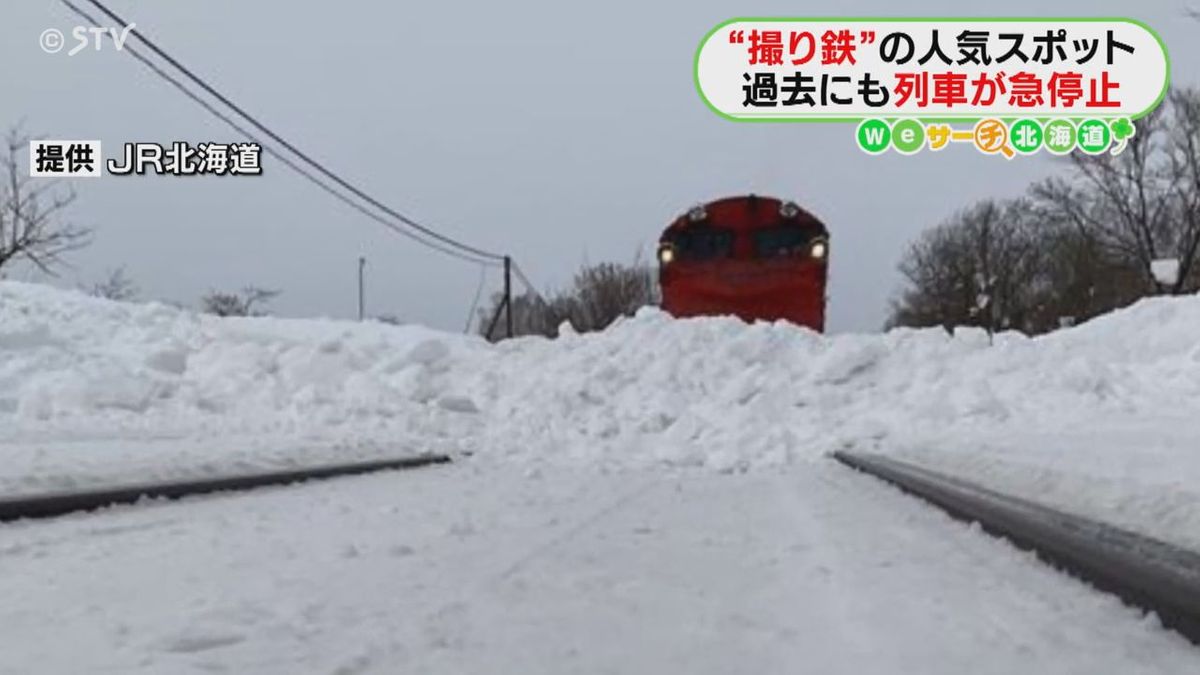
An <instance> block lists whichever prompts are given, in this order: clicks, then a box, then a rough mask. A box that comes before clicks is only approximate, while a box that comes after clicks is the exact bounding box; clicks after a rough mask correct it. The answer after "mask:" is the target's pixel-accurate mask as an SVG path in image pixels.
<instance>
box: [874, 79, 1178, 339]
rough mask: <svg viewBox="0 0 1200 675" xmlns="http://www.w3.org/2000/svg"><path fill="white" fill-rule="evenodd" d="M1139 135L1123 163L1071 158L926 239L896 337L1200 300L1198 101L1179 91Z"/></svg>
mask: <svg viewBox="0 0 1200 675" xmlns="http://www.w3.org/2000/svg"><path fill="white" fill-rule="evenodd" d="M1135 125H1136V127H1137V130H1136V134H1135V135H1134V136H1133V137H1132V138H1130V139H1129V141H1128V145H1127V146H1126V148H1125V149H1124V151H1123V152H1121V153H1120V154H1118V155H1112V154H1109V153H1105V154H1101V155H1087V154H1084V153H1081V152H1074V153H1072V154H1070V155H1068V156H1067V158H1065V159H1064V162H1066V163H1067V164H1068V168H1067V171H1066V173H1065V175H1062V176H1056V177H1052V178H1049V179H1046V180H1043V181H1040V182H1038V183H1035V184H1033V185H1031V186H1030V188H1029V190H1028V193H1027V194H1026V195H1025V196H1023V197H1021V198H1017V199H1009V200H1000V201H997V200H984V201H981V202H977V203H975V204H972V205H970V206H968V207H966V208H964V209H962V210H961V211H959V212H958V213H956V214H955V215H953V216H952V217H950V218H949V219H948V220H946V221H945V222H943V223H942V224H940V225H938V226H937V227H934V228H933V229H931V230H928V231H926V232H925V233H924V234H922V235H921V236H920V237H919V238H918V239H917V240H916V241H915V242H913V243H912V244H911V245H910V246H909V249H908V251H907V253H906V254H905V256H904V258H903V260H902V261H901V263H900V266H899V269H900V272H901V274H902V275H903V276H904V280H905V286H904V288H903V289H902V291H901V292H900V294H899V295H898V297H897V298H896V299H895V300H894V301H893V305H892V310H891V315H890V318H889V320H888V325H889V326H915V327H919V326H943V327H945V328H947V329H953V328H954V327H956V326H979V327H983V328H985V329H988V330H989V331H995V330H1001V329H1015V330H1021V331H1024V332H1027V333H1030V334H1036V333H1043V332H1046V331H1050V330H1054V329H1055V328H1058V327H1060V326H1062V325H1067V324H1072V323H1077V322H1080V321H1085V320H1087V319H1089V318H1092V317H1094V316H1096V315H1098V314H1102V313H1104V312H1108V311H1111V310H1113V309H1115V308H1118V307H1123V306H1125V305H1127V304H1129V303H1131V302H1133V301H1135V300H1137V299H1139V298H1142V297H1145V296H1148V295H1161V294H1182V293H1194V292H1196V291H1197V289H1200V261H1198V260H1197V258H1198V257H1200V92H1198V91H1197V90H1193V89H1185V90H1177V91H1174V92H1173V93H1172V94H1171V95H1170V96H1169V97H1168V99H1167V101H1166V102H1165V103H1164V105H1163V106H1162V107H1160V108H1159V109H1158V110H1156V111H1155V112H1154V113H1153V114H1151V115H1149V116H1147V117H1144V118H1142V119H1140V120H1138V121H1137V122H1136V123H1135ZM1156 261H1158V262H1156ZM1172 272H1173V273H1172Z"/></svg>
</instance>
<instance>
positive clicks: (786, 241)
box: [658, 195, 829, 331]
mask: <svg viewBox="0 0 1200 675" xmlns="http://www.w3.org/2000/svg"><path fill="white" fill-rule="evenodd" d="M828 261H829V231H828V230H826V229H825V225H823V224H822V223H821V221H819V220H817V218H816V217H815V216H813V215H812V214H811V213H809V212H807V211H805V210H804V209H802V208H800V207H799V206H797V205H796V204H794V203H792V202H784V201H780V200H778V199H772V198H770V197H760V196H757V195H749V196H745V197H730V198H727V199H720V200H717V201H714V202H710V203H708V204H703V205H700V206H696V207H694V208H692V209H691V210H689V211H688V212H687V213H685V214H683V215H682V216H680V217H679V218H676V219H675V222H673V223H671V225H670V226H668V227H667V229H666V230H665V231H664V232H663V235H662V238H661V239H660V241H659V244H658V262H659V267H658V275H659V284H660V286H661V287H662V304H663V309H665V310H666V311H668V312H670V313H671V314H672V315H674V316H679V317H686V316H708V315H719V314H733V315H736V316H738V317H740V318H741V319H742V320H744V321H754V320H756V319H761V320H767V321H773V320H776V319H786V320H788V321H791V322H793V323H796V324H799V325H802V326H808V327H809V328H812V329H813V330H816V331H823V330H824V328H825V280H826V276H827V269H828V268H827V264H828Z"/></svg>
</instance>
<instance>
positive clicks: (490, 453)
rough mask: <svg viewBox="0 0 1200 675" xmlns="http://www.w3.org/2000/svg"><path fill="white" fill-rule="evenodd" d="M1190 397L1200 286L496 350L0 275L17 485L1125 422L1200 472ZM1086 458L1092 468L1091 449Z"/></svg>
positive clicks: (1198, 371)
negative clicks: (911, 321) (842, 331)
mask: <svg viewBox="0 0 1200 675" xmlns="http://www.w3.org/2000/svg"><path fill="white" fill-rule="evenodd" d="M1198 401H1200V298H1196V297H1189V298H1182V299H1178V298H1177V299H1166V298H1157V299H1150V300H1146V301H1143V302H1141V303H1138V304H1137V305H1135V306H1133V307H1131V308H1128V309H1126V310H1124V311H1121V312H1117V313H1114V314H1112V315H1110V316H1106V317H1102V318H1099V319H1096V320H1094V321H1091V322H1089V323H1087V324H1085V325H1083V326H1079V327H1077V328H1073V329H1069V330H1063V331H1059V332H1057V333H1054V334H1052V335H1048V336H1045V337H1042V338H1037V339H1029V338H1025V337H1023V336H1020V335H1017V334H1001V335H998V336H996V339H995V342H994V344H989V340H988V338H987V336H986V335H984V334H983V333H982V332H981V331H975V330H961V331H958V332H957V334H956V335H954V336H950V335H947V334H945V333H944V332H943V331H941V330H896V331H891V332H889V333H886V334H882V335H836V336H821V335H817V334H815V333H812V332H811V331H808V330H805V329H801V328H797V327H794V326H791V325H787V324H783V323H777V324H769V323H759V324H755V325H749V326H747V325H745V324H743V323H740V322H738V321H736V320H734V319H726V318H709V319H694V320H687V321H679V320H673V319H671V318H670V317H668V316H666V315H664V314H662V313H661V312H658V311H655V310H650V309H647V310H644V311H642V312H641V313H639V314H638V316H637V317H635V318H632V319H628V320H624V321H621V322H618V323H617V324H616V325H614V326H613V327H611V328H610V329H608V330H606V331H604V332H603V333H600V334H594V335H585V336H580V335H572V334H567V335H565V336H564V337H562V338H560V339H558V340H554V341H550V340H545V339H540V338H525V339H519V340H512V341H508V342H504V343H501V344H499V345H490V344H487V343H486V342H484V341H482V340H480V339H478V338H474V337H469V336H461V335H452V334H446V333H440V332H436V331H432V330H429V329H424V328H419V327H409V326H405V327H394V326H388V325H383V324H375V323H363V324H360V323H348V322H337V321H328V320H283V319H270V318H250V319H218V318H214V317H209V316H203V315H196V314H193V313H190V312H186V311H181V310H178V309H175V308H172V307H168V306H164V305H160V304H148V305H137V304H124V303H115V302H109V301H105V300H99V299H95V298H90V297H87V296H85V295H82V294H79V293H76V292H71V291H61V290H57V289H53V288H49V287H43V286H36V285H28V284H20V283H13V282H3V283H0V453H3V454H4V455H5V456H6V457H7V458H8V461H6V462H5V464H4V466H5V468H3V469H0V476H3V478H0V480H4V481H6V482H5V483H0V487H7V488H8V489H20V488H22V486H28V485H30V484H31V483H30V481H34V480H35V478H33V477H35V476H39V477H41V479H40V480H41V482H40V483H39V485H40V486H42V487H44V485H45V482H46V480H48V479H47V478H46V477H47V476H53V477H54V478H53V479H51V480H57V481H58V482H59V483H62V484H75V483H74V481H76V480H83V479H81V478H79V474H81V473H82V474H86V475H93V474H94V473H95V472H97V471H103V469H102V467H103V466H104V465H105V463H106V462H110V461H115V462H117V465H116V466H124V464H121V461H122V460H120V459H116V457H120V456H121V453H122V452H123V453H126V454H127V455H128V456H129V462H130V466H136V467H138V469H137V471H138V472H139V473H141V474H145V473H147V472H149V473H151V474H154V475H159V474H161V473H164V472H165V473H171V472H175V473H180V472H184V473H189V472H190V473H195V472H204V471H206V470H208V469H206V467H208V468H212V467H214V466H218V465H220V464H221V463H222V462H224V463H228V462H229V461H238V462H246V463H255V462H260V463H262V462H265V463H279V462H294V461H309V460H312V459H316V458H319V457H321V456H322V452H324V453H326V455H331V454H336V455H337V456H344V455H346V454H353V455H356V456H357V455H370V454H373V453H374V454H390V453H394V452H395V451H396V450H397V448H402V449H410V450H411V449H422V450H426V449H427V450H437V451H450V452H458V453H471V454H474V455H476V456H477V457H479V458H483V459H492V460H495V461H506V462H524V463H530V464H537V463H541V462H552V463H561V462H565V463H572V464H586V465H599V466H602V467H608V468H629V467H645V466H659V465H670V466H698V467H706V468H710V469H714V470H718V471H730V470H750V469H762V468H769V467H780V466H785V465H788V464H790V463H793V462H796V461H804V460H808V459H813V458H818V457H821V456H822V455H823V454H825V453H826V452H828V451H831V450H835V449H839V448H847V447H849V448H857V449H863V450H874V451H901V452H907V453H911V454H919V453H922V452H925V453H927V456H928V457H929V458H931V461H932V460H933V459H934V458H938V457H944V456H946V455H947V454H948V453H954V452H972V451H974V450H976V449H978V448H979V447H981V446H984V445H986V446H987V447H988V448H990V449H991V451H993V454H996V456H999V455H1003V454H1004V452H1006V451H1007V450H1008V449H1011V448H1012V447H1014V446H1013V445H1012V444H1010V443H1008V439H1019V440H1014V441H1013V442H1014V443H1020V444H1021V447H1024V445H1025V444H1028V443H1035V444H1040V445H1041V446H1042V449H1041V450H1039V452H1054V448H1055V447H1059V446H1060V445H1062V444H1061V443H1060V441H1062V439H1069V438H1074V439H1076V440H1078V438H1080V437H1079V436H1078V434H1079V433H1081V432H1082V431H1085V430H1086V431H1088V432H1091V433H1093V434H1095V435H1096V438H1097V440H1098V442H1101V443H1103V439H1104V438H1106V437H1112V438H1116V437H1117V436H1116V434H1117V432H1122V433H1124V434H1125V436H1124V437H1123V439H1124V440H1122V441H1121V443H1129V444H1130V445H1131V446H1132V445H1136V443H1135V442H1134V441H1136V440H1137V439H1142V440H1145V441H1146V443H1150V444H1153V443H1157V444H1158V445H1156V446H1155V447H1159V446H1164V447H1176V446H1177V445H1178V444H1179V443H1183V442H1186V444H1187V446H1188V451H1187V452H1185V451H1184V450H1182V449H1178V448H1177V449H1174V450H1167V451H1165V452H1166V454H1167V456H1170V457H1173V458H1175V460H1177V464H1178V465H1177V466H1176V467H1175V469H1174V470H1175V471H1185V470H1192V471H1194V472H1195V474H1196V475H1197V476H1198V477H1200V458H1198V457H1197V456H1196V455H1200V452H1196V451H1195V450H1193V448H1196V447H1200V442H1197V441H1200V415H1198V414H1197V413H1200V403H1197V402H1198ZM1105 430H1113V434H1106V433H1105ZM1164 434H1165V436H1164ZM103 439H109V440H107V441H104V440H103ZM1181 439H1183V440H1181ZM85 440H86V441H87V442H86V443H85V442H83V441H85ZM97 444H99V445H97ZM968 445H969V446H970V447H966V446H968ZM1078 445H1079V443H1075V447H1078ZM164 447H171V448H176V449H178V450H177V452H175V453H174V454H172V455H171V456H172V457H175V458H177V459H178V458H180V457H182V458H184V459H182V460H179V464H180V466H174V467H172V465H171V462H170V461H168V460H166V459H161V458H160V457H161V455H162V451H161V448H164ZM88 448H104V451H103V452H101V451H100V450H96V451H95V452H94V453H93V452H91V451H89V450H88ZM118 448H125V449H124V450H120V449H118ZM1141 449H1144V448H1139V447H1128V448H1121V450H1124V451H1127V452H1129V453H1135V454H1130V455H1122V454H1121V453H1120V452H1117V451H1115V450H1111V449H1110V451H1109V452H1107V453H1106V456H1112V457H1132V456H1136V453H1137V452H1139V451H1140V450H1141ZM1160 450H1161V448H1160ZM1081 452H1082V453H1083V454H1086V448H1082V450H1081ZM113 453H116V454H115V455H114V454H113ZM214 453H217V454H214ZM219 453H225V454H219ZM167 454H170V453H167ZM1156 456H1158V455H1156ZM297 457H299V458H301V459H300V460H297ZM222 458H224V459H222ZM1175 460H1173V461H1175ZM948 461H949V460H948ZM1073 461H1075V464H1076V465H1077V466H1079V467H1080V469H1081V470H1083V469H1086V467H1087V462H1088V460H1087V459H1086V458H1082V459H1081V458H1079V457H1077V458H1076V460H1073ZM84 465H86V466H88V467H89V468H88V469H86V470H80V469H79V466H84ZM947 466H948V465H947ZM1110 466H1111V464H1110ZM189 467H190V468H189ZM973 467H974V468H976V469H979V468H980V467H982V464H979V465H973ZM1185 467H1191V469H1185ZM117 470H118V469H116V468H114V469H112V471H117ZM212 470H214V471H215V469H212ZM996 473H997V474H998V475H999V474H1001V473H1003V472H1002V471H999V470H997V471H996ZM189 475H190V474H189ZM85 478H86V476H85ZM1197 483H1200V481H1197Z"/></svg>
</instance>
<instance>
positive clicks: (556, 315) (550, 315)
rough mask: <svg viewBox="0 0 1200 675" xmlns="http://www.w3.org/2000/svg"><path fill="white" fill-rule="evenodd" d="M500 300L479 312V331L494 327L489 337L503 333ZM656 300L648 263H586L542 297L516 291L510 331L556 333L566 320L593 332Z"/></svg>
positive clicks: (483, 332)
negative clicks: (565, 285) (569, 280)
mask: <svg viewBox="0 0 1200 675" xmlns="http://www.w3.org/2000/svg"><path fill="white" fill-rule="evenodd" d="M503 301H504V296H503V295H502V294H496V295H493V296H492V298H491V303H490V306H488V307H485V308H483V309H481V310H479V315H478V317H476V318H477V319H478V322H477V324H476V326H477V330H478V331H479V334H480V335H483V336H485V337H488V329H489V328H493V330H492V334H491V336H490V338H491V339H498V338H499V337H501V336H503V335H504V334H505V322H506V320H507V317H506V315H505V311H504V310H503V309H501V307H502V305H503ZM656 304H658V282H657V279H656V275H655V273H654V269H653V268H652V267H650V266H648V265H644V264H641V263H640V262H638V261H636V260H635V261H634V263H633V264H631V265H622V264H620V263H609V262H606V263H600V264H597V265H584V266H583V267H582V268H581V269H580V270H579V271H578V272H577V273H576V274H575V278H574V279H573V280H572V283H571V285H570V286H569V287H568V288H566V289H565V290H563V291H559V292H555V293H548V294H547V295H545V296H543V295H542V294H541V293H537V292H535V291H533V290H532V289H530V290H528V291H527V292H526V293H523V294H521V295H514V296H513V299H512V308H511V310H512V316H513V334H514V335H517V336H520V335H541V336H544V337H558V331H559V327H560V326H562V325H564V324H568V325H570V327H571V329H572V330H574V331H575V332H577V333H587V332H591V331H597V330H601V329H603V328H606V327H607V326H608V325H609V324H611V323H612V322H613V321H615V320H616V319H617V318H619V317H622V316H632V315H633V314H634V313H635V312H637V310H638V309H639V308H641V307H644V306H646V305H656ZM493 322H494V323H495V325H494V327H493Z"/></svg>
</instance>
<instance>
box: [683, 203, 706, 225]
mask: <svg viewBox="0 0 1200 675" xmlns="http://www.w3.org/2000/svg"><path fill="white" fill-rule="evenodd" d="M707 217H708V211H706V210H705V209H704V205H703V204H697V205H695V206H693V207H692V208H691V210H690V211H688V220H690V221H692V222H693V223H695V222H699V221H701V220H704V219H705V218H707Z"/></svg>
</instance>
